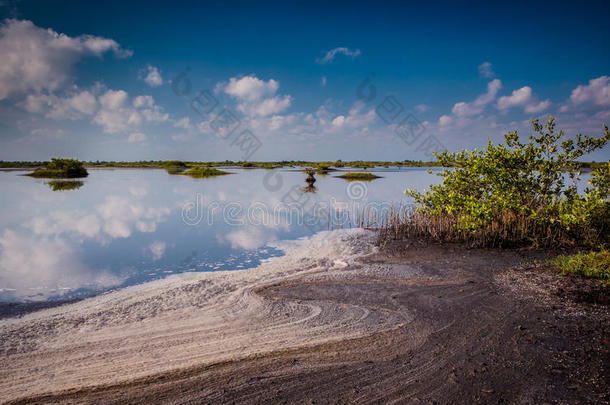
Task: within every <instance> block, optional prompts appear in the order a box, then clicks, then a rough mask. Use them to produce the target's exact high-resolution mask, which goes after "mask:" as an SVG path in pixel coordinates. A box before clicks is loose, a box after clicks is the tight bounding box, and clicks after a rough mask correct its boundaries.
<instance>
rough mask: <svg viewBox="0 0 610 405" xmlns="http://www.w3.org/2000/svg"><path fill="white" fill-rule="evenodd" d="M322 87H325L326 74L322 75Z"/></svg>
mask: <svg viewBox="0 0 610 405" xmlns="http://www.w3.org/2000/svg"><path fill="white" fill-rule="evenodd" d="M322 87H326V76H322Z"/></svg>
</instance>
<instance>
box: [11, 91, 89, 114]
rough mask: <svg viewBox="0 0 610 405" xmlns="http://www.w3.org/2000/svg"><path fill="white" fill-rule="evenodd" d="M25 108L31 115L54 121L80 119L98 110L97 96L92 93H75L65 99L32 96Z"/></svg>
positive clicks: (27, 99) (39, 95)
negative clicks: (39, 115) (41, 115)
mask: <svg viewBox="0 0 610 405" xmlns="http://www.w3.org/2000/svg"><path fill="white" fill-rule="evenodd" d="M23 107H24V108H25V109H26V110H27V111H28V112H31V113H39V114H44V115H45V116H46V117H47V118H53V119H71V120H75V119H79V118H82V117H83V116H85V115H91V114H93V113H94V112H95V110H96V108H97V100H96V98H95V95H94V94H92V93H91V92H90V91H87V90H83V91H75V92H73V93H70V94H68V95H66V96H65V97H58V96H55V95H52V94H51V95H46V94H30V95H28V96H27V97H26V99H25V102H24V104H23Z"/></svg>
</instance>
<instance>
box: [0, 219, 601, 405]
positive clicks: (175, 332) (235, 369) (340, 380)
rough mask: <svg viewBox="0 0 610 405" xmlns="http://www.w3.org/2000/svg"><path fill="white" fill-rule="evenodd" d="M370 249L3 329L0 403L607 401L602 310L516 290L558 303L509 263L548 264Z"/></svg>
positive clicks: (133, 295)
mask: <svg viewBox="0 0 610 405" xmlns="http://www.w3.org/2000/svg"><path fill="white" fill-rule="evenodd" d="M373 242H374V234H372V233H371V232H370V231H364V230H359V229H358V230H351V231H331V232H324V233H321V234H318V235H317V236H316V237H314V238H312V239H311V240H299V241H292V242H285V243H284V246H283V247H285V248H286V250H287V254H286V256H282V257H278V258H274V259H271V260H270V261H269V262H267V263H264V264H263V265H261V266H259V267H257V268H255V269H249V270H238V271H234V272H217V273H187V274H184V275H182V276H172V277H169V278H167V279H165V280H159V281H153V282H149V283H146V284H143V285H138V286H133V287H127V288H126V289H123V290H119V291H116V292H112V293H109V294H106V295H102V296H97V297H93V298H90V299H86V300H83V301H80V302H77V303H73V304H68V305H63V306H60V307H56V308H52V309H46V310H43V311H38V312H34V313H30V314H28V315H25V316H23V317H21V318H12V319H5V320H2V321H0V337H1V338H2V339H0V342H2V343H0V350H2V352H3V360H2V362H0V375H1V376H2V377H4V378H3V379H2V380H0V381H2V382H0V397H2V398H3V399H4V400H7V401H9V403H24V402H34V403H35V402H58V403H67V402H96V401H97V402H104V403H120V402H125V401H129V402H131V403H151V402H159V403H169V402H189V401H191V402H219V401H220V402H240V403H260V402H265V401H266V402H281V401H302V402H305V401H308V400H309V401H311V400H313V401H316V402H323V403H324V402H327V401H328V400H329V398H334V399H337V400H343V401H346V402H372V401H381V402H389V401H406V402H418V401H422V402H424V403H426V402H430V401H437V402H440V403H451V402H453V403H459V402H462V403H464V402H466V403H470V402H474V401H483V402H494V403H495V402H499V401H504V402H509V403H511V402H526V403H530V402H533V403H539V402H545V401H548V402H554V401H563V402H571V401H576V402H578V401H580V402H597V403H607V402H608V401H609V400H610V398H609V397H608V392H607V390H604V388H605V387H604V384H603V375H604V372H605V370H606V368H605V367H606V366H607V364H605V363H604V359H606V358H609V357H608V356H607V355H608V345H607V343H603V339H604V338H605V333H606V331H607V330H608V329H607V328H608V327H610V321H609V319H610V318H609V316H608V306H607V305H601V306H600V305H594V304H589V303H586V302H576V301H578V299H577V298H578V297H577V298H576V301H575V299H574V297H570V296H563V297H562V296H556V294H555V293H550V295H549V296H548V297H546V298H545V299H540V296H541V295H540V291H538V290H536V288H534V287H535V286H534V287H532V286H530V285H528V284H527V283H526V282H525V281H528V282H529V283H530V284H531V283H533V284H534V285H539V286H546V285H548V286H550V287H549V288H546V289H547V290H550V289H556V290H557V291H559V290H558V289H561V288H562V286H564V284H565V283H563V281H565V280H563V279H559V278H558V277H559V276H558V275H556V274H552V273H548V272H547V273H548V274H547V273H544V272H543V271H542V270H536V271H540V273H538V272H534V273H531V270H528V269H524V270H520V267H519V266H520V264H522V263H524V262H526V261H528V260H529V261H531V260H532V259H533V258H538V259H541V258H542V259H543V258H544V257H545V253H544V252H532V251H516V250H484V249H465V248H462V247H460V246H457V245H445V246H438V245H429V246H419V247H410V248H407V249H406V250H404V251H401V252H397V251H393V250H392V249H391V248H390V249H389V250H384V251H382V252H379V251H377V250H376V249H375V247H374V243H373ZM528 271H530V273H528ZM532 274H533V275H538V274H543V275H544V277H547V279H545V281H544V283H545V284H541V283H542V282H541V281H540V282H539V283H538V284H536V277H533V276H532ZM541 277H542V276H541ZM548 279H552V280H555V281H556V282H557V283H558V284H557V287H554V286H553V284H549V283H548ZM570 280H572V279H570ZM573 282H575V283H576V282H578V280H577V279H574V280H573ZM547 295H548V294H547ZM582 336H587V341H586V342H583V341H582ZM33 359H37V361H36V362H35V365H33V364H32V361H33ZM606 362H607V361H606ZM17 381H19V383H17V384H16V382H17ZM28 381H29V382H28Z"/></svg>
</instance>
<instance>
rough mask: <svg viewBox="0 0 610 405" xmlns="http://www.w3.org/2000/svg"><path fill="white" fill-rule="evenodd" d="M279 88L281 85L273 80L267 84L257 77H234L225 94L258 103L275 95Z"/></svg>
mask: <svg viewBox="0 0 610 405" xmlns="http://www.w3.org/2000/svg"><path fill="white" fill-rule="evenodd" d="M279 87H280V85H279V83H278V82H277V81H275V80H273V79H269V81H267V82H265V81H264V80H261V79H259V78H257V77H256V76H245V77H242V78H241V79H237V78H235V77H232V78H231V79H230V80H229V84H228V85H227V86H226V88H225V93H227V94H228V95H230V96H233V97H237V98H238V99H241V100H244V101H258V100H260V99H262V98H263V97H266V96H270V95H273V94H275V92H276V91H277V90H278V88H279Z"/></svg>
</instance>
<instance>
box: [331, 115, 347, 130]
mask: <svg viewBox="0 0 610 405" xmlns="http://www.w3.org/2000/svg"><path fill="white" fill-rule="evenodd" d="M343 124H345V117H344V116H343V115H339V116H337V117H336V118H335V119H334V120H333V121H332V125H333V126H334V127H342V126H343Z"/></svg>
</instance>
